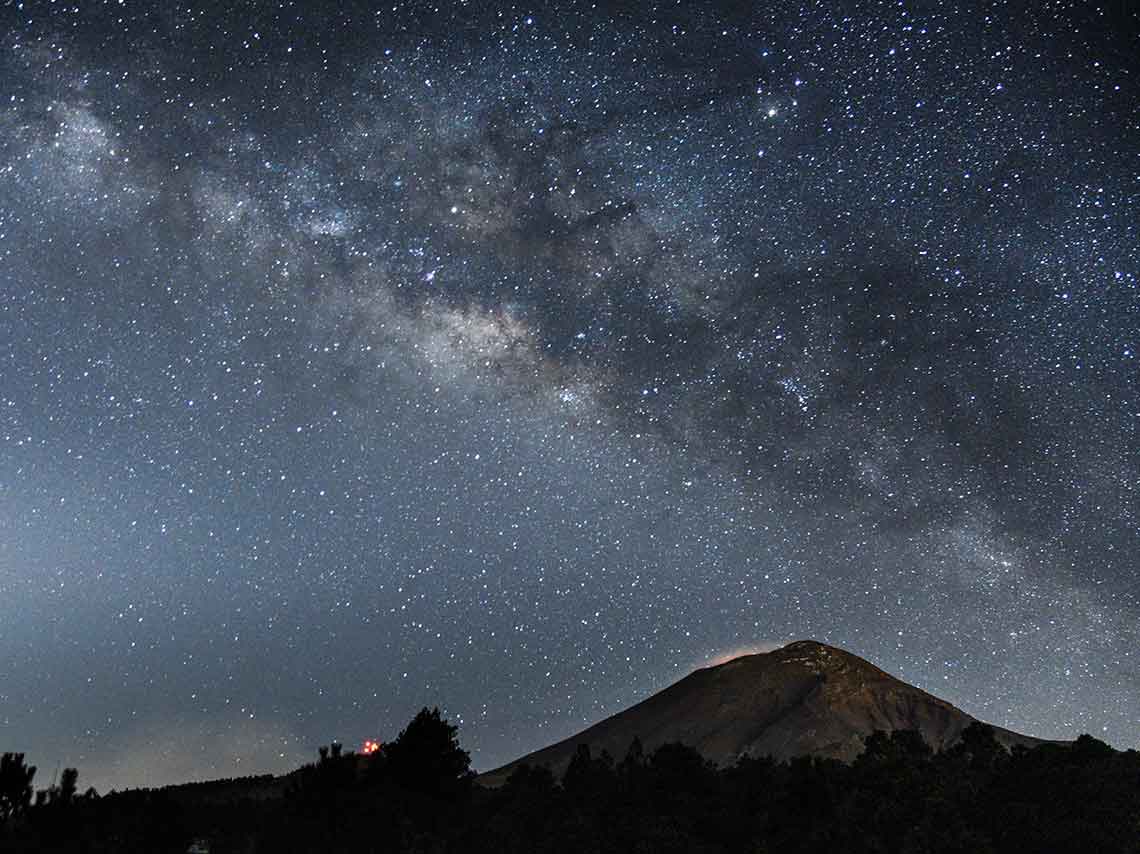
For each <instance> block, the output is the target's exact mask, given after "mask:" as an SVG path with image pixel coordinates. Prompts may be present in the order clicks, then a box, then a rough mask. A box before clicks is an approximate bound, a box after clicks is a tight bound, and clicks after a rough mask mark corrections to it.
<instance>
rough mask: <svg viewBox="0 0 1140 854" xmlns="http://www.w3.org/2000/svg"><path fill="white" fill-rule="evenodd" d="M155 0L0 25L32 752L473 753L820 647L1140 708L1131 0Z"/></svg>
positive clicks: (131, 767) (1089, 704)
mask: <svg viewBox="0 0 1140 854" xmlns="http://www.w3.org/2000/svg"><path fill="white" fill-rule="evenodd" d="M154 5H155V6H157V7H161V8H159V9H150V8H149V5H148V4H141V3H140V4H134V3H131V4H119V5H110V6H106V7H104V6H100V7H98V8H91V9H88V8H85V7H80V8H75V7H66V8H65V7H63V6H62V4H47V3H42V4H41V3H26V4H24V5H23V6H22V7H21V6H12V5H8V6H6V7H5V8H4V10H3V12H2V13H0V15H2V18H0V20H2V21H3V29H2V34H0V38H2V41H0V662H2V664H0V667H2V669H0V747H2V748H3V749H5V750H21V751H25V752H26V753H27V754H28V758H29V761H31V762H34V763H36V764H38V765H40V767H41V768H52V767H54V766H55V764H56V763H57V762H62V763H63V764H65V765H75V766H77V767H78V768H79V770H80V782H81V784H83V785H86V784H94V785H96V786H98V787H101V788H106V787H110V786H118V787H122V786H137V785H155V784H160V783H165V782H172V781H176V780H181V779H187V778H201V777H210V776H231V775H236V774H242V773H255V772H257V773H264V772H281V771H284V770H287V769H290V768H292V767H295V766H296V765H297V764H299V763H300V762H301V761H305V760H307V759H308V758H309V757H310V756H312V755H313V753H314V751H315V748H316V746H317V745H318V744H322V743H327V742H328V741H330V740H331V739H333V738H339V739H342V740H344V741H345V742H346V743H348V744H349V745H350V746H351V745H355V744H357V743H359V742H360V741H362V740H363V739H365V738H370V737H377V738H381V739H384V738H388V737H391V736H392V735H393V734H394V733H395V732H396V731H397V730H398V729H399V728H400V727H401V726H402V724H403V723H405V722H406V721H407V720H408V719H409V718H410V716H411V715H412V714H413V713H414V712H415V711H416V710H417V709H418V708H419V707H420V706H422V705H425V704H427V705H436V704H438V705H440V706H441V707H442V708H443V709H444V710H445V712H446V714H447V715H448V716H449V717H450V718H452V719H453V720H454V721H456V722H458V723H459V725H460V734H461V739H462V740H463V742H464V744H465V745H466V746H468V747H470V748H471V749H472V752H473V756H474V760H475V763H476V765H477V766H478V767H481V768H488V767H490V766H493V765H495V764H496V763H499V762H502V761H506V760H508V759H511V758H514V757H515V756H517V755H519V754H521V753H523V752H525V751H528V750H531V749H534V748H536V747H538V746H540V745H542V744H545V743H548V742H550V741H553V740H555V739H557V738H561V737H564V736H566V735H568V734H569V733H571V732H573V731H575V730H576V729H579V728H580V727H581V726H582V725H583V724H585V723H587V722H593V721H595V720H598V719H599V718H601V717H603V716H605V715H607V714H610V713H612V712H614V711H617V710H618V709H620V708H622V707H624V706H625V705H628V704H629V703H631V702H633V701H636V700H637V699H640V698H642V697H644V696H647V695H648V694H649V693H651V692H652V691H654V690H657V689H659V688H661V687H664V686H665V685H667V684H669V683H670V682H671V681H673V680H675V679H676V678H678V677H680V676H681V675H683V674H684V673H686V672H688V671H689V670H690V669H692V668H693V667H695V666H699V665H701V664H703V663H706V662H708V661H710V660H713V659H715V658H717V657H720V656H723V655H725V654H727V653H728V652H731V651H738V650H749V649H764V648H771V645H772V644H778V643H781V642H784V641H788V640H793V639H796V638H805V637H813V638H817V639H820V640H824V641H827V642H829V643H833V644H836V645H838V646H842V647H844V648H846V649H849V650H852V651H853V652H856V653H858V654H861V655H863V656H864V657H867V658H869V659H871V660H872V661H874V662H875V663H877V664H879V665H880V666H882V667H884V668H885V669H888V670H890V671H892V672H893V673H895V674H897V675H899V676H900V677H902V678H904V679H906V680H908V681H910V682H913V683H914V684H917V685H919V686H920V687H922V688H925V689H927V690H929V691H932V692H933V693H935V694H938V695H939V696H942V697H944V698H946V699H948V700H950V701H952V702H954V703H956V704H957V705H959V706H961V707H962V708H964V709H965V710H966V711H968V712H970V713H971V714H974V715H976V716H979V717H981V718H984V719H986V720H989V721H991V722H994V723H997V724H1001V725H1004V726H1008V727H1011V728H1014V729H1017V730H1021V731H1024V732H1027V733H1031V734H1034V735H1040V736H1046V737H1055V738H1072V737H1075V736H1076V735H1077V734H1078V733H1080V732H1091V733H1093V734H1094V735H1096V736H1098V737H1099V738H1102V739H1105V740H1107V741H1109V742H1110V743H1113V744H1115V745H1117V746H1120V747H1136V746H1138V745H1140V742H1138V741H1137V738H1138V732H1140V712H1138V710H1140V652H1138V650H1140V564H1138V558H1137V555H1138V554H1140V548H1138V547H1140V495H1138V489H1140V436H1138V426H1140V382H1138V375H1137V369H1138V361H1137V359H1136V353H1137V350H1138V349H1140V283H1138V275H1140V265H1138V263H1137V261H1138V255H1140V251H1138V248H1137V247H1138V246H1140V235H1138V234H1137V209H1138V208H1137V202H1138V198H1137V197H1138V191H1140V185H1138V180H1140V179H1138V173H1137V165H1138V160H1140V99H1138V98H1137V89H1136V86H1137V80H1136V74H1135V73H1134V68H1133V67H1130V61H1131V60H1132V59H1134V57H1135V55H1136V52H1137V49H1138V45H1137V32H1138V31H1140V27H1138V26H1137V24H1138V20H1137V18H1136V16H1135V13H1129V12H1126V11H1125V9H1126V6H1127V4H1113V5H1114V6H1116V7H1117V8H1115V9H1114V11H1113V12H1112V13H1107V12H1106V13H1102V12H1101V11H1099V10H1098V9H1096V8H1095V7H1093V6H1090V5H1088V4H1083V3H1081V4H1074V5H1075V8H1069V5H1068V4H1062V3H1051V4H1030V8H1029V9H1025V8H1021V7H1020V6H1017V5H1015V4H1008V5H1007V4H1000V3H999V4H984V5H983V4H963V6H962V7H961V8H957V9H955V8H951V7H950V6H949V5H948V4H930V3H918V2H916V3H901V4H890V5H886V4H866V5H864V4H857V5H849V6H848V7H845V8H841V4H838V3H834V4H833V3H820V4H815V5H810V4H791V3H788V4H784V3H776V4H759V5H758V6H757V8H758V11H742V9H741V7H742V6H745V5H747V4H731V5H728V4H726V5H725V6H724V7H723V8H721V7H719V6H718V5H717V4H693V3H681V4H677V5H671V6H665V7H662V6H656V7H650V6H647V5H642V4H630V5H629V6H628V7H616V6H615V7H607V6H605V5H604V4H603V5H599V6H597V7H596V8H592V7H591V6H590V5H589V4H583V5H578V4H570V3H566V4H560V7H559V8H558V9H557V10H553V9H550V8H541V7H533V8H526V7H490V6H485V5H484V4H470V5H468V4H456V6H457V7H458V9H457V10H452V11H448V8H444V9H436V10H429V9H427V8H426V7H424V6H419V5H412V6H405V5H401V4H396V5H394V6H393V5H386V6H384V7H383V8H382V9H380V8H371V7H369V6H368V5H367V4H359V3H344V4H336V11H330V10H331V9H332V6H330V5H329V4H316V3H314V4H309V5H305V4H289V3H285V4H280V6H282V7H283V8H278V5H279V4H263V5H261V4H233V6H232V7H218V8H214V7H211V6H209V5H200V4H191V5H189V6H187V7H177V8H176V7H174V6H173V4H165V3H164V4H154ZM445 5H446V6H447V7H449V8H450V6H451V4H445ZM326 7H328V8H326ZM623 9H624V11H623ZM37 782H40V783H44V782H45V780H42V779H39V780H37Z"/></svg>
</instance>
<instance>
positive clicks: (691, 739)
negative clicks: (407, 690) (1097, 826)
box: [478, 640, 1043, 786]
mask: <svg viewBox="0 0 1140 854" xmlns="http://www.w3.org/2000/svg"><path fill="white" fill-rule="evenodd" d="M976 720H977V719H976V718H974V717H973V716H971V715H969V714H967V713H966V712H964V711H962V710H961V709H958V708H957V707H955V706H954V705H953V704H951V703H949V702H948V701H946V700H943V699H941V698H940V697H937V696H935V695H933V694H930V693H928V692H926V691H923V690H922V689H921V688H917V687H915V686H913V685H910V684H908V683H906V682H903V681H902V680H900V679H898V678H897V677H895V676H892V675H891V674H889V673H887V672H886V671H885V670H882V669H881V668H879V667H877V666H876V665H874V664H872V663H871V662H869V661H867V660H865V659H863V658H861V657H859V656H858V655H855V654H854V653H851V652H848V651H846V650H843V649H840V648H838V647H833V646H829V645H827V644H824V643H820V642H819V641H814V640H800V641H794V642H792V643H789V644H787V645H785V646H782V647H780V648H779V649H776V650H772V651H771V652H763V653H753V654H747V655H741V656H738V657H736V658H733V659H730V660H729V661H726V662H723V663H720V664H714V665H709V666H705V667H701V668H698V669H696V670H694V671H693V672H692V673H690V674H688V675H687V676H685V677H683V678H681V679H680V680H678V681H677V682H674V683H673V684H672V685H670V686H668V687H666V688H664V689H663V690H661V691H659V692H657V693H655V694H653V695H651V696H650V697H647V698H646V699H645V700H642V701H641V702H639V703H636V704H634V705H633V706H631V707H629V708H628V709H625V710H623V711H621V712H618V713H617V714H615V715H611V716H610V717H607V718H605V719H604V720H602V721H599V722H598V723H596V724H593V725H592V726H590V727H587V728H586V729H584V730H583V731H582V732H580V733H577V734H576V735H573V736H571V737H570V738H567V739H563V740H562V741H559V742H556V743H554V744H552V745H549V746H547V747H544V748H542V749H540V750H537V751H534V752H532V753H529V754H527V755H525V756H522V757H520V758H519V759H516V760H514V761H512V762H509V763H507V764H506V765H503V766H501V767H499V768H496V769H493V770H491V771H488V772H486V773H484V774H482V775H481V776H480V777H479V778H478V780H479V782H480V783H481V784H483V785H485V786H497V785H500V784H501V783H503V782H504V781H505V780H506V778H507V777H508V776H509V775H510V773H511V772H512V771H513V770H514V769H515V768H516V767H518V766H519V765H522V764H530V765H544V766H547V767H549V768H550V769H551V770H552V771H553V772H554V773H555V774H561V773H562V772H563V771H564V770H565V768H566V766H567V765H568V764H569V762H570V760H571V758H572V757H573V755H574V752H575V751H576V750H577V747H578V745H579V744H587V745H589V746H590V748H591V750H592V751H594V752H595V753H597V752H599V751H601V750H606V751H608V752H609V753H610V754H611V755H612V756H614V757H615V758H620V757H621V756H623V755H624V754H625V751H626V750H627V749H628V747H629V744H630V743H631V742H632V741H633V739H634V737H637V738H639V739H640V740H641V742H642V744H643V746H644V749H645V750H646V751H651V750H654V749H656V748H657V747H660V746H661V745H662V744H666V743H669V742H681V743H683V744H687V745H689V746H690V747H693V748H695V749H696V750H697V751H698V752H700V753H701V754H702V755H703V756H705V758H707V759H710V760H712V761H713V762H715V763H716V764H718V765H730V764H732V763H734V762H735V761H736V760H738V759H739V758H741V757H742V756H745V755H751V756H765V755H768V756H772V757H774V758H776V759H780V760H782V759H790V758H792V757H793V756H802V755H811V756H820V757H829V758H835V759H840V760H843V761H850V760H852V759H854V758H855V757H856V756H858V755H859V753H861V752H862V749H863V742H864V739H865V738H866V736H867V735H869V734H870V733H871V732H873V731H874V730H876V729H880V730H884V731H887V732H890V731H893V730H899V729H914V730H917V731H918V732H919V733H920V734H921V735H922V737H923V738H924V739H925V740H926V742H927V743H928V744H930V746H931V747H932V748H934V749H935V750H941V749H945V748H947V747H950V746H952V745H953V744H954V743H956V742H957V740H958V739H959V737H960V736H961V733H962V731H963V730H965V728H966V727H967V726H969V725H970V724H971V723H974V722H975V721H976ZM992 729H993V730H994V734H995V736H996V738H997V739H998V741H999V742H1000V743H1002V744H1003V745H1004V746H1006V747H1007V748H1010V747H1012V746H1013V745H1015V744H1023V745H1025V746H1027V747H1030V746H1033V745H1035V744H1040V743H1042V741H1043V740H1042V739H1036V738H1033V737H1031V736H1027V735H1022V734H1020V733H1016V732H1013V731H1012V730H1007V729H1003V728H1001V727H996V726H994V727H992Z"/></svg>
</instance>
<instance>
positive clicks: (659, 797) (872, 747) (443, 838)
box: [0, 709, 1140, 854]
mask: <svg viewBox="0 0 1140 854" xmlns="http://www.w3.org/2000/svg"><path fill="white" fill-rule="evenodd" d="M21 791H23V790H21ZM283 791H284V794H283V795H282V796H281V797H280V798H276V799H273V800H264V799H261V800H259V799H255V798H241V797H235V798H234V799H232V800H230V801H228V802H223V803H217V802H210V801H208V800H203V801H201V802H195V801H194V800H193V799H192V798H189V799H188V798H175V797H172V796H171V795H170V790H165V791H157V792H127V793H123V794H118V795H111V796H108V797H104V798H99V799H95V798H73V799H72V800H71V801H70V802H69V803H67V804H63V803H62V802H58V803H57V804H56V807H57V809H56V811H55V813H53V814H52V816H51V818H50V821H49V820H48V819H47V818H46V816H47V812H46V810H47V809H48V807H49V806H50V805H45V806H44V807H43V809H44V810H45V813H44V816H45V818H44V819H43V820H41V819H40V818H38V817H37V808H36V807H35V806H30V807H24V808H23V809H22V810H21V811H20V812H19V814H13V816H12V817H10V818H9V819H8V821H7V822H6V823H5V824H4V825H3V826H2V827H0V850H4V851H13V852H16V851H41V850H59V851H83V852H104V851H154V852H167V851H168V852H178V854H183V852H186V851H187V850H188V847H189V846H190V845H191V843H192V842H194V841H195V840H201V841H202V842H203V843H207V844H208V846H209V851H210V852H211V854H224V852H244V854H261V852H282V851H287V852H294V851H295V852H308V851H313V852H350V851H352V852H357V851H359V852H440V854H443V852H464V854H468V852H496V854H498V852H505V854H511V852H519V854H522V852H526V853H527V854H530V852H536V851H542V852H552V854H558V853H559V852H566V853H567V854H570V852H573V854H589V852H607V854H608V852H615V854H616V852H646V854H649V852H709V854H712V852H750V854H763V853H764V852H772V854H775V852H781V853H782V852H792V854H795V852H805V854H806V852H835V851H844V852H856V854H861V852H866V854H872V852H873V854H888V852H899V854H923V852H930V854H949V852H963V853H964V852H969V853H970V854H989V852H993V854H997V852H1019V853H1020V852H1025V854H1029V852H1033V854H1048V852H1057V854H1061V852H1065V854H1069V852H1081V851H1089V852H1106V854H1110V853H1111V852H1133V854H1140V753H1137V752H1136V751H1127V752H1119V751H1115V750H1113V749H1112V748H1110V747H1108V746H1107V745H1105V744H1103V743H1102V742H1099V741H1097V740H1096V739H1093V738H1091V737H1090V736H1081V738H1079V739H1078V740H1077V741H1076V742H1075V743H1074V744H1072V745H1052V744H1045V745H1041V746H1039V747H1036V748H1033V749H1026V748H1020V747H1019V748H1015V749H1014V750H1013V752H1012V753H1010V752H1007V751H1006V750H1005V749H1004V748H1002V747H1001V746H1000V745H999V744H998V743H997V742H996V741H995V740H994V738H993V734H992V731H991V730H990V729H989V728H988V727H985V726H983V725H980V724H977V725H974V726H972V727H970V728H969V729H968V730H967V731H966V732H965V734H964V737H963V739H962V742H961V743H960V744H959V745H958V746H956V747H954V748H952V749H950V750H947V751H945V752H942V753H938V754H935V753H932V752H931V750H930V748H929V747H928V746H927V745H926V744H925V743H924V742H923V740H922V739H921V737H920V736H919V735H918V734H917V733H915V732H909V731H898V732H894V733H892V734H889V735H887V734H884V733H875V734H873V735H872V736H871V737H869V738H868V739H867V744H866V750H865V752H864V754H863V755H862V756H861V757H860V758H859V759H857V760H856V761H855V762H854V763H852V764H851V765H845V764H843V763H840V762H836V761H834V760H819V759H810V758H802V759H796V760H793V761H791V762H787V763H777V762H774V761H772V760H770V759H754V758H746V759H743V760H741V761H740V762H739V763H738V764H737V765H735V766H733V767H731V768H725V769H717V768H715V767H713V766H711V765H710V764H709V763H707V762H706V761H705V760H703V759H702V758H701V757H700V756H699V755H698V754H697V753H696V752H695V751H694V750H692V749H691V748H688V747H684V746H682V745H679V744H673V745H666V746H664V747H661V748H659V749H658V750H656V751H654V752H652V753H651V754H646V753H645V751H644V750H643V749H642V747H641V744H640V742H637V741H635V742H634V743H633V744H632V745H630V749H629V751H628V753H627V755H626V756H624V757H622V758H621V759H620V760H617V761H615V760H614V759H613V758H612V757H610V756H608V755H606V754H603V755H601V756H593V755H591V753H590V751H589V750H588V749H587V748H586V747H584V746H583V747H580V748H579V750H578V753H577V755H576V756H575V758H574V759H573V761H572V762H571V764H570V766H569V767H568V768H567V770H566V772H565V775H564V776H563V779H562V780H561V781H559V780H556V779H555V777H554V775H552V774H551V772H550V771H548V770H546V769H543V768H529V767H523V768H520V769H519V770H517V771H516V772H515V773H514V774H513V775H512V776H511V777H510V778H509V780H508V781H507V783H506V784H505V785H504V786H502V787H501V788H499V789H495V790H488V789H484V788H482V787H480V786H478V785H475V784H474V782H473V778H472V774H471V772H470V770H469V760H468V756H467V754H466V752H464V751H463V750H462V748H461V747H460V746H459V742H458V740H457V732H456V728H455V727H454V726H451V725H450V724H449V723H448V722H447V721H446V720H443V719H442V718H441V716H440V714H439V712H438V710H433V711H428V710H427V709H425V710H423V711H422V712H420V714H418V715H417V716H416V718H415V719H414V720H413V721H412V722H411V723H410V724H409V725H408V727H407V729H405V730H404V731H403V732H402V733H401V734H400V736H399V737H398V738H397V739H396V740H395V741H393V742H391V743H390V744H388V745H385V746H384V747H383V749H381V750H380V751H379V752H378V753H376V754H373V755H370V756H359V755H356V754H353V753H347V754H346V753H344V752H343V751H341V749H340V747H339V745H332V746H330V747H329V748H327V749H322V751H321V755H320V759H319V761H318V762H316V763H314V764H312V765H307V766H305V767H304V768H301V769H299V770H298V771H297V772H294V773H293V774H291V775H289V776H288V778H287V782H286V784H285V786H284V788H283ZM0 803H3V802H0Z"/></svg>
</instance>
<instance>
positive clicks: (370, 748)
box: [360, 739, 380, 756]
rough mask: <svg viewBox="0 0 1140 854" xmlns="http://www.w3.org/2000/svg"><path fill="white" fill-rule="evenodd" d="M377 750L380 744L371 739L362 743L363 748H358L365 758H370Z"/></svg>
mask: <svg viewBox="0 0 1140 854" xmlns="http://www.w3.org/2000/svg"><path fill="white" fill-rule="evenodd" d="M379 749H380V742H378V741H373V740H372V739H368V740H367V741H365V742H364V746H363V747H361V748H360V752H361V753H363V754H364V755H365V756H371V755H372V754H373V753H375V752H376V751H377V750H379Z"/></svg>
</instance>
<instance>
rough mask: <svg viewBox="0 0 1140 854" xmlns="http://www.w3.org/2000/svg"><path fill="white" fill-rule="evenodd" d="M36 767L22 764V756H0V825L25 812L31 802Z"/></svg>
mask: <svg viewBox="0 0 1140 854" xmlns="http://www.w3.org/2000/svg"><path fill="white" fill-rule="evenodd" d="M35 776H36V766H34V765H32V766H28V765H26V764H24V754H22V753H5V754H4V755H3V756H0V823H3V822H6V821H7V820H8V819H9V818H11V817H12V816H14V815H17V814H19V813H21V812H23V811H24V810H26V809H27V808H28V806H29V804H31V802H32V778H33V777H35Z"/></svg>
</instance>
